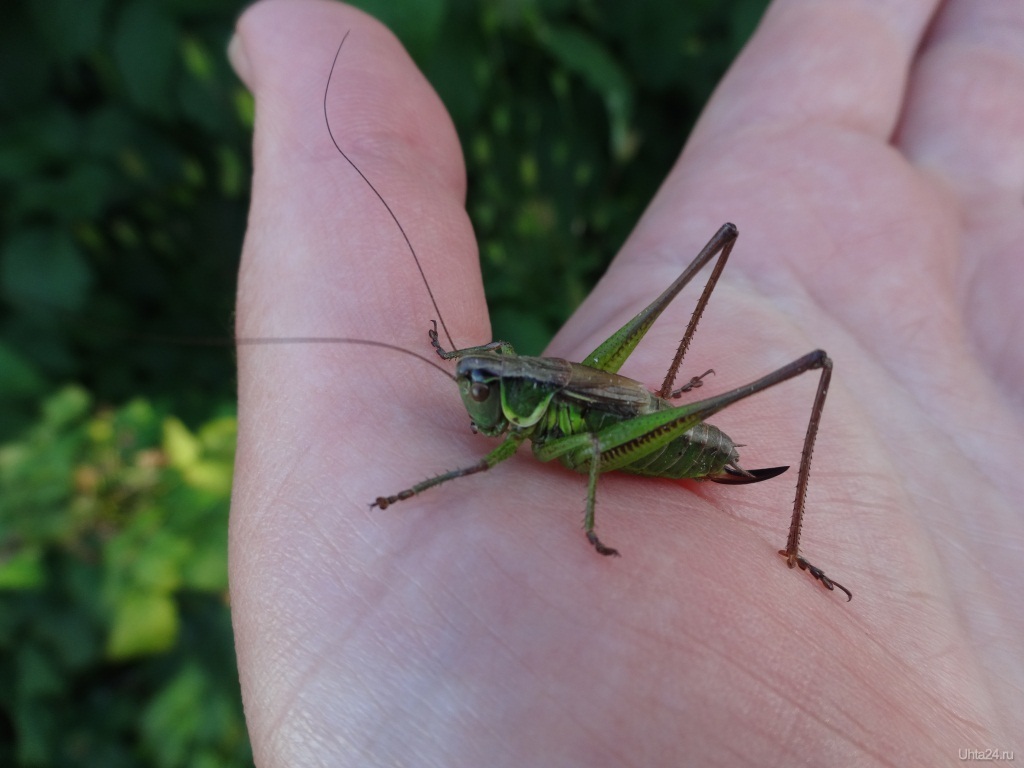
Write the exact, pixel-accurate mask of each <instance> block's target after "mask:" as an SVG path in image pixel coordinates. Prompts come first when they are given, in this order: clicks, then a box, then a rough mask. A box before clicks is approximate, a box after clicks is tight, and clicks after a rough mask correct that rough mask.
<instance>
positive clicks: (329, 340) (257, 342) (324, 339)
mask: <svg viewBox="0 0 1024 768" xmlns="http://www.w3.org/2000/svg"><path fill="white" fill-rule="evenodd" d="M218 342H219V340H215V339H207V340H200V342H199V343H200V344H207V345H214V344H217V345H219V344H218ZM228 343H230V344H232V345H235V344H237V345H238V346H264V345H270V344H362V345H364V346H367V347H378V348H380V349H390V350H391V351H392V352H401V353H402V354H403V355H409V356H410V357H415V358H416V359H417V360H422V361H423V362H424V363H426V364H427V365H429V366H430V367H431V368H436V369H437V370H439V371H440V372H441V373H443V374H444V375H445V377H447V378H449V379H451V380H452V381H455V380H456V379H455V377H454V376H452V374H450V373H449V372H448V371H446V370H445V369H444V368H442V367H441V366H440V365H438V364H437V363H435V362H434V361H433V360H430V359H428V358H426V357H424V356H423V355H421V354H419V353H417V352H413V351H412V350H409V349H406V348H405V347H399V346H396V345H395V344H387V343H386V342H383V341H370V340H368V339H350V338H345V337H343V336H296V337H289V338H287V339H264V338H245V337H242V338H236V339H231V340H230V342H228Z"/></svg>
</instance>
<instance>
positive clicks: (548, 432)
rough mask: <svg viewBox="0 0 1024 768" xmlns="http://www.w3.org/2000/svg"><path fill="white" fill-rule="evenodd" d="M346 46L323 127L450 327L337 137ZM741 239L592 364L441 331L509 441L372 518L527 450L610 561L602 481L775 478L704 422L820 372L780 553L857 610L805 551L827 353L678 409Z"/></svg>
mask: <svg viewBox="0 0 1024 768" xmlns="http://www.w3.org/2000/svg"><path fill="white" fill-rule="evenodd" d="M346 38H347V35H346ZM344 43H345V40H344V39H343V40H342V43H341V45H339V47H338V52H337V53H336V54H335V58H334V64H333V65H332V67H331V75H330V76H329V77H328V82H327V88H326V89H325V91H324V117H325V120H326V121H327V129H328V132H329V133H330V137H331V140H332V141H333V142H334V146H335V147H336V148H337V150H338V152H339V153H340V154H341V156H342V157H343V158H344V159H345V160H346V161H347V162H348V163H349V164H350V165H351V166H352V168H353V169H355V171H356V172H357V173H358V174H359V175H360V176H361V177H362V178H363V180H364V181H366V183H367V184H368V185H369V187H370V189H371V190H372V191H373V192H374V193H375V194H376V195H377V197H378V198H379V199H380V201H381V203H383V205H384V207H385V208H386V209H387V211H388V213H389V214H390V215H391V218H392V219H393V220H394V222H395V224H396V225H397V226H398V229H399V230H400V231H401V234H402V236H403V237H404V239H405V241H406V243H407V245H408V247H409V251H410V253H411V254H412V257H413V259H414V261H415V263H416V266H417V268H419V270H420V274H421V276H422V277H423V282H424V285H425V286H426V288H427V292H428V293H429V294H430V298H431V301H432V302H433V305H434V309H435V311H437V314H438V317H439V318H440V317H441V313H440V310H439V309H438V307H437V302H436V301H434V297H433V293H432V292H431V291H430V285H429V283H428V282H427V280H426V275H425V274H424V272H423V268H422V265H421V264H420V262H419V258H418V257H417V255H416V251H415V249H414V248H413V246H412V243H411V241H410V240H409V237H408V236H407V235H406V233H405V230H404V229H403V228H402V225H401V223H400V222H399V220H398V217H397V216H396V215H395V213H394V212H393V211H392V210H391V207H390V206H389V205H388V204H387V202H386V201H385V200H384V198H383V196H381V194H380V192H378V191H377V189H376V187H374V186H373V184H372V183H371V182H370V180H369V179H368V178H367V177H366V176H365V175H364V174H363V172H362V171H361V170H360V169H359V168H358V167H357V166H356V164H355V163H354V162H353V161H352V160H351V158H349V156H348V155H347V154H346V153H345V152H344V151H343V150H342V148H341V146H340V145H339V143H338V141H337V139H336V138H335V136H334V133H333V131H332V129H331V125H330V120H329V119H328V117H327V95H328V92H329V90H330V82H331V77H333V74H334V69H335V67H336V65H337V61H338V56H339V55H340V53H341V48H342V46H343V45H344ZM737 237H738V230H737V228H736V227H735V226H734V225H733V224H724V225H723V226H722V227H721V228H720V229H719V230H718V232H717V233H715V235H714V236H713V237H712V238H711V240H710V241H708V243H707V245H705V246H704V248H703V249H702V250H701V251H700V253H699V254H698V255H697V257H696V258H695V259H694V260H693V261H692V262H691V263H690V265H689V266H688V267H686V269H684V270H683V272H682V274H680V275H679V277H677V278H676V279H675V281H674V282H673V283H672V284H671V285H670V286H669V287H668V288H667V289H665V291H664V292H663V293H662V294H661V295H660V296H658V297H657V298H656V299H655V300H654V301H652V302H651V303H650V305H648V306H647V307H646V308H645V309H643V310H642V311H641V312H639V313H638V314H637V315H636V316H635V317H634V318H633V319H631V320H630V321H629V322H627V323H626V324H625V325H624V326H622V328H620V329H619V330H618V331H617V332H616V333H614V334H613V335H612V336H611V337H609V338H608V339H607V340H606V341H604V342H603V343H602V344H601V345H599V346H598V347H597V349H595V350H594V351H593V352H591V353H590V354H589V355H587V356H586V357H585V358H584V359H583V361H582V362H578V363H576V362H570V361H568V360H563V359H559V358H550V357H525V356H521V355H517V354H516V353H515V350H514V349H513V348H512V346H511V345H510V344H508V343H507V342H504V341H494V342H491V343H490V344H485V345H482V346H474V347H467V348H464V349H451V350H450V351H449V350H446V349H445V348H444V347H442V345H441V342H440V340H439V337H438V331H437V322H436V321H434V322H433V327H432V328H431V329H430V330H429V332H428V337H429V339H430V343H431V345H432V346H433V348H434V350H435V351H436V353H437V355H438V356H439V357H440V358H441V359H443V360H454V361H456V368H455V376H454V380H455V382H456V384H457V385H458V388H459V394H460V395H461V397H462V402H463V404H464V405H465V407H466V410H467V412H468V413H469V415H470V418H471V420H472V421H471V428H472V429H473V431H474V432H479V433H482V434H483V435H486V436H488V437H502V438H503V439H502V442H501V443H500V444H499V445H498V446H497V447H496V448H495V449H494V450H492V451H491V452H490V453H488V454H487V455H486V456H484V457H483V458H482V459H480V460H479V461H478V462H476V463H475V464H472V465H471V466H467V467H463V468H460V469H456V470H452V471H450V472H445V473H443V474H439V475H437V476H435V477H432V478H430V479H428V480H425V481H423V482H421V483H417V484H416V485H413V486H412V487H410V488H407V489H405V490H402V491H399V492H398V493H396V494H393V495H390V496H381V497H379V498H377V499H376V500H375V501H374V502H373V503H372V504H371V507H377V508H379V509H386V508H388V507H389V506H391V505H392V504H395V503H396V502H398V501H402V500H405V499H409V498H412V497H413V496H416V495H417V494H420V493H422V492H424V491H426V490H427V489H429V488H433V487H435V486H438V485H441V484H442V483H445V482H448V481H449V480H454V479H456V478H460V477H465V476H467V475H472V474H475V473H478V472H483V471H486V470H489V469H491V468H493V467H494V466H496V465H497V464H500V463H501V462H502V461H504V460H506V459H508V458H509V457H511V456H512V455H513V454H515V453H516V451H517V450H518V449H519V447H520V446H521V445H522V444H523V443H524V442H525V441H527V440H529V441H530V442H531V444H532V450H533V454H534V456H535V457H536V458H537V459H539V460H540V461H545V462H546V461H552V460H555V459H557V460H558V461H559V462H561V463H562V464H563V465H564V466H565V467H567V468H569V469H571V470H574V471H576V472H579V473H582V474H584V475H586V476H587V478H588V482H587V501H586V508H585V511H584V517H583V528H584V531H585V533H586V537H587V540H588V541H589V542H590V544H591V545H593V547H594V549H595V550H596V551H597V552H598V553H600V554H602V555H618V554H619V553H618V551H617V550H615V549H613V548H611V547H609V546H607V545H605V544H604V543H603V542H602V541H601V540H600V539H599V538H598V536H597V533H596V532H595V514H594V513H595V503H596V494H597V481H598V477H599V476H600V475H601V474H602V473H605V472H612V471H619V472H627V473H630V474H634V475H644V476H647V477H662V478H672V479H683V478H689V479H695V480H700V479H706V480H712V481H714V482H717V483H727V484H746V483H757V482H761V481H763V480H768V479H770V478H772V477H776V476H777V475H779V474H781V473H783V472H784V471H786V470H787V469H788V467H772V468H766V469H754V470H747V469H744V468H743V467H742V466H741V465H740V463H739V453H738V451H737V445H736V443H734V442H733V441H732V440H731V439H730V438H729V437H728V436H727V435H726V434H725V433H724V432H722V431H721V430H720V429H718V428H717V427H714V426H712V425H711V424H709V423H707V421H706V420H707V419H708V418H709V417H711V416H713V415H714V414H715V413H717V412H719V411H721V410H722V409H724V408H727V407H728V406H729V405H732V404H733V403H736V402H738V401H740V400H743V399H745V398H747V397H750V396H751V395H754V394H756V393H758V392H762V391H764V390H766V389H768V388H769V387H773V386H775V385H776V384H779V383H781V382H784V381H787V380H789V379H792V378H794V377H796V376H799V375H800V374H802V373H805V372H807V371H811V370H817V371H820V375H819V379H818V388H817V392H816V394H815V397H814V402H813V405H812V406H811V415H810V419H809V421H808V424H807V432H806V435H805V437H804V443H803V450H802V452H801V457H800V468H799V472H798V476H797V493H796V499H795V501H794V504H793V514H792V518H791V520H790V526H789V537H788V539H787V541H786V547H785V549H782V550H779V554H781V555H782V556H783V557H784V558H785V561H786V564H787V565H788V566H789V567H790V568H796V567H799V568H800V569H801V570H804V571H807V572H808V573H809V574H810V575H811V576H812V577H813V578H814V579H816V580H817V581H818V582H820V583H821V584H822V585H823V586H824V587H826V588H827V589H829V590H835V589H839V590H841V591H842V592H844V593H845V594H846V596H847V599H848V600H849V599H852V597H853V595H852V593H851V592H850V590H848V589H847V588H846V587H844V586H842V585H841V584H839V583H838V582H836V581H834V580H833V579H831V578H830V577H828V576H827V575H825V573H824V571H822V570H821V569H820V568H818V567H817V566H814V565H812V564H811V563H810V562H808V560H807V559H806V558H804V556H803V555H801V554H800V546H799V545H800V533H801V528H802V524H803V518H804V512H805V498H806V495H807V486H808V481H809V477H810V468H811V454H812V452H813V449H814V442H815V437H816V436H817V433H818V426H819V423H820V421H821V415H822V411H823V409H824V405H825V396H826V394H827V392H828V386H829V381H830V379H831V376H832V361H831V359H829V357H828V355H827V354H825V352H824V351H822V350H815V351H813V352H810V353H809V354H806V355H804V356H803V357H801V358H798V359H797V360H794V361H793V362H791V363H789V364H788V365H784V366H782V367H781V368H779V369H778V370H775V371H773V372H771V373H769V374H767V375H766V376H763V377H761V378H760V379H757V380H756V381H753V382H751V383H749V384H747V385H745V386H741V387H737V388H736V389H733V390H731V391H729V392H725V393H724V394H721V395H717V396H715V397H710V398H707V399H704V400H700V401H697V402H694V403H691V404H688V405H674V404H673V403H672V402H671V400H672V399H676V398H678V397H680V395H682V394H683V393H684V392H688V391H691V390H693V389H696V388H698V387H700V386H701V384H702V380H703V379H704V378H705V377H706V376H708V375H709V374H711V373H713V371H706V372H705V373H703V374H701V375H700V376H695V377H693V378H692V379H690V381H689V382H688V383H686V384H685V385H684V386H682V387H679V388H677V389H674V388H673V386H674V383H675V380H676V376H677V373H678V371H679V368H680V366H681V364H682V361H683V358H684V356H685V354H686V350H687V348H688V347H689V345H690V342H691V340H692V339H693V336H694V334H695V332H696V330H697V324H698V322H699V321H700V318H701V316H702V314H703V312H704V309H705V307H706V306H707V303H708V300H709V299H710V297H711V293H712V292H713V290H714V288H715V285H716V284H717V282H718V279H719V277H720V276H721V274H722V271H723V270H724V268H725V265H726V262H727V261H728V258H729V254H730V253H731V252H732V249H733V246H734V245H735V244H736V239H737ZM712 261H714V267H713V269H712V272H711V276H710V278H709V279H708V282H707V284H706V285H705V287H704V291H703V293H702V295H701V296H700V298H699V299H698V301H697V305H696V308H695V310H694V312H693V315H692V316H691V319H690V322H689V325H688V326H687V328H686V330H685V332H684V334H683V337H682V340H681V341H680V343H679V347H678V349H677V350H676V353H675V356H674V358H673V360H672V362H671V364H670V365H669V369H668V372H667V374H666V376H665V380H664V382H663V383H662V386H661V388H660V389H659V390H658V391H657V392H656V393H654V392H650V391H649V390H648V389H647V388H646V387H645V386H644V385H643V384H641V383H640V382H638V381H634V380H633V379H630V378H627V377H625V376H621V375H619V374H618V370H619V368H620V367H621V366H622V364H623V363H624V362H625V361H626V359H627V358H628V357H629V356H630V354H632V352H633V350H634V349H635V347H636V346H637V344H638V343H639V342H640V340H641V339H642V338H643V337H644V335H645V334H646V333H647V331H648V330H649V329H650V328H651V326H652V325H653V324H654V322H655V321H656V320H657V319H658V317H659V316H660V315H661V313H662V312H663V311H664V310H665V308H666V307H667V306H668V305H669V304H670V303H671V302H672V301H673V300H674V299H675V298H676V296H677V295H679V293H680V291H682V289H683V288H684V287H686V285H687V284H688V283H689V282H690V281H691V280H692V279H693V278H694V277H695V276H696V275H697V273H698V272H700V271H701V269H703V268H704V267H705V266H706V265H708V264H709V263H710V262H712ZM441 326H442V328H444V330H445V334H446V336H447V337H448V341H449V344H451V345H452V346H453V347H454V344H453V343H452V342H451V336H450V335H449V334H448V333H447V328H445V326H444V320H443V318H442V319H441ZM321 341H328V340H327V339H322V340H321ZM333 341H343V342H347V343H370V344H374V345H376V346H381V347H387V348H389V349H394V350H395V351H400V352H404V353H406V354H410V355H413V356H415V357H418V358H420V359H421V360H425V358H423V357H422V356H420V355H418V354H416V353H414V352H411V351H409V350H405V349H402V348H399V347H392V346H391V345H387V344H383V343H379V342H363V341H360V340H355V339H335V340H333ZM432 364H433V363H432ZM446 374H447V372H446ZM449 376H450V374H449Z"/></svg>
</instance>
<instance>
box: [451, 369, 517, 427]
mask: <svg viewBox="0 0 1024 768" xmlns="http://www.w3.org/2000/svg"><path fill="white" fill-rule="evenodd" d="M500 366H501V360H500V359H498V360H493V359H491V357H490V356H485V355H480V356H473V357H464V358H462V359H461V360H459V364H458V365H457V366H456V368H455V380H456V381H457V382H458V384H459V394H460V395H462V403H463V405H465V406H466V411H467V412H468V413H469V417H470V418H471V419H472V420H473V429H474V431H477V432H482V433H483V434H485V435H487V436H488V437H497V436H498V435H500V434H502V433H503V432H504V431H505V430H506V429H508V420H507V419H506V418H505V414H504V412H503V411H502V407H501V371H500Z"/></svg>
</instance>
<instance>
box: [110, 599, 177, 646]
mask: <svg viewBox="0 0 1024 768" xmlns="http://www.w3.org/2000/svg"><path fill="white" fill-rule="evenodd" d="M178 623H179V617H178V608H177V606H176V605H175V603H174V600H173V598H171V597H170V596H169V595H166V594H162V593H154V592H141V593H136V594H128V595H124V596H122V598H121V599H120V600H119V601H118V604H117V606H116V610H115V613H114V621H113V625H112V627H111V630H110V636H109V637H108V638H107V649H106V653H107V657H108V658H110V659H114V660H124V659H128V658H131V657H134V656H144V655H149V654H155V653H161V652H163V651H166V650H167V649H168V648H170V647H171V646H172V645H174V641H175V640H176V639H177V636H178Z"/></svg>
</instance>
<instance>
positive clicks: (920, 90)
mask: <svg viewBox="0 0 1024 768" xmlns="http://www.w3.org/2000/svg"><path fill="white" fill-rule="evenodd" d="M1022 93H1024V4H1021V3H1008V2H1005V0H953V1H952V2H949V3H947V4H946V5H945V6H944V7H943V9H942V12H941V13H940V14H939V16H938V18H937V19H936V23H935V25H934V27H933V29H932V30H931V33H930V34H929V36H928V40H927V41H926V44H925V46H924V49H923V51H922V53H921V56H920V60H919V62H918V63H917V65H916V68H915V70H914V73H913V76H912V78H911V80H910V84H909V91H908V98H907V108H906V114H905V116H904V118H903V123H902V126H901V128H900V131H899V137H898V144H899V146H900V148H901V149H902V150H903V151H904V152H905V153H906V155H907V156H908V157H909V158H911V159H912V160H913V161H914V163H915V164H916V165H918V166H920V167H925V168H930V169H933V170H935V171H937V172H938V173H940V174H941V175H943V176H944V177H946V178H947V179H948V180H949V181H950V182H951V183H952V184H953V185H954V186H955V187H957V188H959V189H961V190H963V191H966V192H969V193H970V194H986V193H988V192H991V191H995V190H1001V191H1006V192H1010V193H1011V194H1012V196H1013V197H1014V198H1018V199H1019V196H1020V194H1021V192H1022V191H1024V100H1022V99H1021V94H1022Z"/></svg>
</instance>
